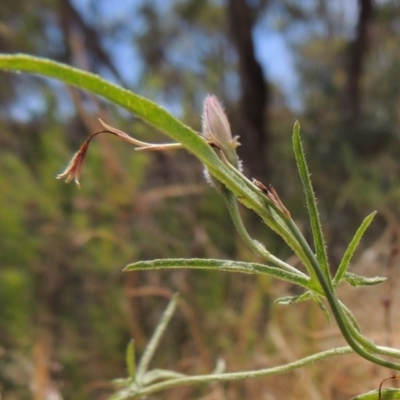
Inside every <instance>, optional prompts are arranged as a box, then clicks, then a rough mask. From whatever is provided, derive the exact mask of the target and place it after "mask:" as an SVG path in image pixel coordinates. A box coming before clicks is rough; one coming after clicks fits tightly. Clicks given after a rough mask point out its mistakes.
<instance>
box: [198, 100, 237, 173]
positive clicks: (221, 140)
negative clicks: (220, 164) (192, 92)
mask: <svg viewBox="0 0 400 400" xmlns="http://www.w3.org/2000/svg"><path fill="white" fill-rule="evenodd" d="M202 135H203V137H204V138H205V139H206V140H207V141H208V142H209V143H210V144H211V145H214V146H215V147H217V148H218V149H219V150H221V151H222V152H223V153H224V155H225V157H226V158H227V159H228V161H229V162H230V163H232V164H233V165H234V166H235V167H237V164H238V158H237V155H236V148H237V147H238V146H239V142H238V137H237V136H235V137H234V138H232V133H231V128H230V126H229V122H228V118H227V117H226V114H225V112H224V109H223V108H222V106H221V104H220V102H219V101H218V99H217V98H216V97H215V96H210V95H209V96H207V97H206V98H205V100H204V106H203V130H202Z"/></svg>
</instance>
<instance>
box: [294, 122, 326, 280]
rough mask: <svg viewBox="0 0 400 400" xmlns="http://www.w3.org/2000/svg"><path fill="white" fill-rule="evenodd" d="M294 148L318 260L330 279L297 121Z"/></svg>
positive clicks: (315, 201) (323, 241)
mask: <svg viewBox="0 0 400 400" xmlns="http://www.w3.org/2000/svg"><path fill="white" fill-rule="evenodd" d="M293 148H294V154H295V157H296V162H297V168H298V170H299V174H300V178H301V181H302V183H303V188H304V191H305V194H306V203H307V209H308V213H309V215H310V222H311V228H312V233H313V238H314V246H315V251H316V253H317V260H318V262H319V264H320V265H321V267H322V269H323V271H324V273H325V276H327V277H328V276H330V272H329V266H328V256H327V253H326V245H325V240H324V235H323V232H322V227H321V222H320V219H319V214H318V208H317V200H316V198H315V194H314V190H313V187H312V183H311V179H310V174H309V172H308V167H307V163H306V158H305V154H304V150H303V145H302V143H301V138H300V124H299V123H298V122H297V121H296V123H295V124H294V128H293Z"/></svg>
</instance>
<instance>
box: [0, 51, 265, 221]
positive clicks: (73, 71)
mask: <svg viewBox="0 0 400 400" xmlns="http://www.w3.org/2000/svg"><path fill="white" fill-rule="evenodd" d="M0 69H4V70H7V71H15V72H21V71H22V72H28V73H34V74H39V75H42V76H46V77H49V78H55V79H58V80H60V81H63V82H65V83H67V84H70V85H73V86H76V87H78V88H80V89H83V90H87V91H89V92H92V93H95V94H97V95H99V96H102V97H104V98H105V99H107V100H110V101H111V102H113V103H115V104H118V105H120V106H122V107H124V108H126V109H127V110H129V111H131V112H133V113H134V114H136V115H137V116H138V117H139V118H141V119H142V120H143V121H145V122H147V123H148V124H149V125H152V126H153V127H155V128H157V129H159V130H160V131H162V132H164V133H165V134H166V135H168V136H169V137H171V138H172V139H173V140H175V141H176V142H179V143H181V144H182V145H183V146H184V147H185V148H186V149H187V150H189V151H190V152H191V153H193V154H194V155H195V156H196V157H197V158H198V159H199V160H200V161H201V162H202V163H203V164H204V165H205V166H206V167H207V169H208V171H209V172H210V174H211V175H213V176H214V177H215V178H216V179H217V180H219V181H221V182H222V183H223V184H224V185H226V186H227V188H228V189H229V190H231V191H232V192H233V193H234V194H235V195H236V196H237V198H238V200H239V201H240V202H241V203H242V204H244V205H245V206H246V207H248V208H250V209H252V210H254V211H255V212H256V213H257V214H258V215H261V216H262V215H263V214H264V215H265V212H266V209H265V204H264V202H263V201H262V199H261V196H260V195H259V191H258V190H251V189H250V188H249V187H247V186H246V184H245V183H244V182H243V180H242V179H240V178H239V179H238V176H237V175H236V174H234V173H233V172H232V171H231V170H230V169H229V168H228V167H227V166H226V165H225V164H224V163H223V162H222V161H221V160H220V158H219V157H218V156H217V155H216V153H215V151H214V150H213V149H212V148H211V146H209V145H208V144H207V143H206V141H205V140H203V139H202V138H201V137H200V136H199V135H198V134H197V132H195V131H194V130H192V129H191V128H189V127H188V126H186V125H185V124H183V123H182V122H181V121H179V120H178V119H177V118H175V117H174V116H172V115H171V114H170V113H169V112H168V111H166V110H165V109H164V108H162V107H160V106H158V105H157V104H155V103H154V102H152V101H150V100H148V99H145V98H143V97H141V96H139V95H137V94H135V93H133V92H131V91H129V90H126V89H124V88H121V87H119V86H116V85H114V84H112V83H110V82H108V81H106V80H104V79H102V78H101V77H99V76H97V75H95V74H92V73H89V72H86V71H82V70H79V69H77V68H73V67H70V66H68V65H65V64H61V63H58V62H55V61H51V60H48V59H44V58H39V57H33V56H30V55H26V54H11V55H10V54H0Z"/></svg>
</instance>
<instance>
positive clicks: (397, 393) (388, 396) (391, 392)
mask: <svg viewBox="0 0 400 400" xmlns="http://www.w3.org/2000/svg"><path fill="white" fill-rule="evenodd" d="M378 399H379V392H378V391H377V390H372V391H370V392H368V393H363V394H360V395H358V396H356V397H353V398H352V399H351V400H378ZM398 399H400V390H399V389H385V390H382V391H381V400H398Z"/></svg>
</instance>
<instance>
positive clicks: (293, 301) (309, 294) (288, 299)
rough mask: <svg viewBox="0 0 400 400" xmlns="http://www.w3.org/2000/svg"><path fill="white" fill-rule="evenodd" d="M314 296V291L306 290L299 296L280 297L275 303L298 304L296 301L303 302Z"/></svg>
mask: <svg viewBox="0 0 400 400" xmlns="http://www.w3.org/2000/svg"><path fill="white" fill-rule="evenodd" d="M312 296H313V294H312V292H309V291H307V292H305V293H303V294H301V295H299V296H284V297H279V299H276V300H275V301H274V303H277V304H282V305H291V304H296V303H301V302H303V301H307V300H309V299H310V298H311V297H312Z"/></svg>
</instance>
